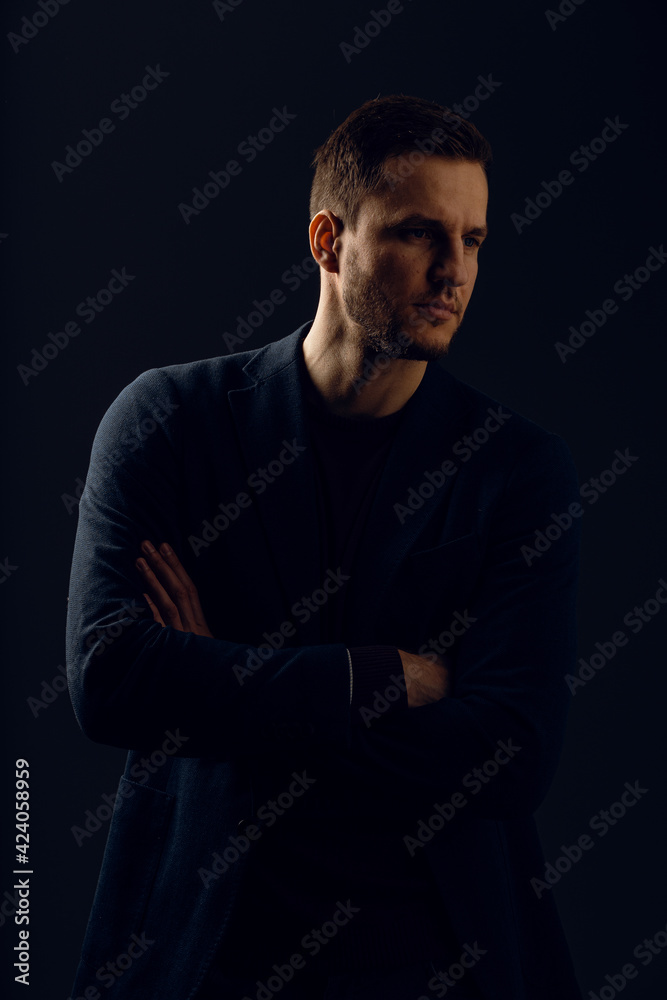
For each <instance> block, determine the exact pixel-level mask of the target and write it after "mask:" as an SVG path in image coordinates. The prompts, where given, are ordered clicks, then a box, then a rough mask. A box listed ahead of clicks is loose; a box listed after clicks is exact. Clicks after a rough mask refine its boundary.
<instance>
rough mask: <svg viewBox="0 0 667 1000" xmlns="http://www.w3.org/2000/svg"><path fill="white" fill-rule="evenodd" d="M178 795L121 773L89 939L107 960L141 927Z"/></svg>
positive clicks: (85, 949)
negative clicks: (122, 776)
mask: <svg viewBox="0 0 667 1000" xmlns="http://www.w3.org/2000/svg"><path fill="white" fill-rule="evenodd" d="M173 798H174V797H173V795H168V794H167V793H166V792H162V791H159V790H158V789H155V788H150V787H149V786H148V785H142V784H139V783H138V782H136V781H129V780H128V779H127V778H121V779H120V783H119V785H118V796H117V798H116V802H115V805H114V812H113V817H112V819H111V827H110V829H109V836H108V839H107V845H106V849H105V851H104V858H103V860H102V868H101V870H100V876H99V880H98V883H97V889H96V891H95V899H94V901H93V907H92V911H91V914H90V920H89V922H88V930H87V933H86V939H85V941H84V947H83V956H84V957H85V956H87V955H88V954H89V953H90V952H91V951H92V950H94V951H95V953H96V955H98V956H100V957H101V959H102V960H104V958H105V956H106V958H113V956H114V955H116V954H118V953H119V952H121V951H123V949H124V948H126V947H127V943H128V940H129V938H130V935H131V934H134V933H137V932H139V931H140V930H141V928H142V924H143V921H144V917H145V914H146V908H147V906H148V902H149V899H150V895H151V891H152V889H153V886H154V883H155V878H156V875H157V872H158V868H159V865H160V859H161V856H162V852H163V849H164V843H165V840H166V831H167V828H168V825H169V819H170V815H171V810H172V805H173Z"/></svg>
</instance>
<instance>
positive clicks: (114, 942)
mask: <svg viewBox="0 0 667 1000" xmlns="http://www.w3.org/2000/svg"><path fill="white" fill-rule="evenodd" d="M489 160H490V150H489V147H488V144H487V143H486V141H485V140H484V139H483V137H482V136H481V135H480V134H479V132H477V130H476V129H475V128H474V126H472V124H470V123H468V122H466V121H464V120H463V119H462V118H460V117H458V116H457V115H454V114H452V113H451V112H449V111H448V110H446V109H444V108H442V107H440V106H439V105H437V104H433V103H431V102H427V101H424V100H421V99H417V98H410V97H403V96H394V97H388V98H383V99H378V100H375V101H369V102H367V103H366V104H364V105H363V106H362V107H361V108H359V109H358V110H357V111H355V112H353V113H352V114H351V115H350V116H349V118H348V119H347V120H346V121H345V122H344V123H343V124H342V125H341V126H339V127H338V129H336V130H335V132H334V133H333V134H332V135H331V136H330V137H329V139H328V140H327V141H326V142H325V143H324V145H323V146H322V147H321V148H320V149H319V150H318V151H317V154H316V159H315V166H316V172H315V178H314V181H313V187H312V192H311V204H310V208H311V223H310V245H311V251H312V254H313V256H314V259H315V260H316V262H317V264H318V265H319V267H320V273H321V291H320V302H319V306H318V310H317V314H316V316H315V319H314V320H312V321H310V322H307V323H305V324H303V326H301V327H300V328H299V329H298V330H296V331H294V332H293V333H292V334H290V335H288V336H286V337H284V338H283V339H282V340H279V341H277V342H275V343H272V344H268V345H267V346H266V347H264V348H261V349H257V350H251V351H246V352H243V353H241V354H237V355H234V356H232V357H222V358H213V359H209V360H206V361H199V362H193V363H191V364H187V365H177V366H172V367H170V368H163V369H153V370H151V371H149V372H146V373H144V374H143V375H142V376H140V377H139V378H138V379H137V380H136V381H135V382H133V383H132V384H131V385H130V386H128V387H127V388H126V389H125V390H124V391H123V392H122V393H121V394H120V396H119V397H118V399H117V400H116V401H115V402H114V404H113V405H112V406H111V408H110V409H109V410H108V411H107V414H106V415H105V417H104V419H103V421H102V423H101V425H100V428H99V430H98V434H97V436H96V439H95V444H94V447H93V453H92V458H91V466H90V470H89V474H88V478H87V481H86V488H85V491H84V494H83V496H82V498H81V504H80V522H79V529H78V534H77V541H76V547H75V553H74V561H73V567H72V580H71V590H70V603H69V618H68V669H69V676H70V685H71V692H72V698H73V703H74V706H75V710H76V712H77V717H78V719H79V722H80V724H81V726H82V728H83V730H84V732H85V733H86V734H87V735H88V736H90V738H92V739H94V740H97V741H99V742H103V743H109V744H112V745H114V746H121V747H126V748H129V749H130V754H129V756H128V761H127V766H126V770H125V775H124V776H123V778H122V779H121V783H120V786H119V793H118V798H117V803H116V809H115V813H114V817H113V820H112V824H111V829H110V833H109V840H108V844H107V849H106V853H105V857H104V862H103V867H102V872H101V875H100V882H99V885H98V889H97V894H96V897H95V903H94V906H93V912H92V914H91V918H90V923H89V929H88V933H87V937H86V941H85V943H84V949H83V955H82V961H81V965H80V968H79V973H78V976H77V980H76V984H75V988H74V992H73V996H80V995H81V996H88V994H86V993H85V990H86V989H90V990H94V989H96V988H99V985H100V983H101V984H102V985H105V986H111V985H113V987H114V994H113V995H114V998H116V1000H123V998H125V997H128V998H129V997H132V998H136V997H141V998H153V997H154V998H159V1000H185V998H193V1000H194V998H197V1000H213V998H227V997H230V998H232V997H236V998H238V1000H241V998H242V997H247V998H252V1000H254V998H257V1000H267V998H270V997H272V996H275V995H276V994H280V996H281V997H283V998H297V997H308V998H309V1000H315V998H319V997H322V998H326V1000H334V998H337V997H350V998H351V997H356V998H359V1000H373V998H376V997H378V998H379V997H382V998H383V1000H392V998H400V1000H410V998H416V997H418V996H421V997H428V998H431V997H439V996H445V995H449V996H451V997H459V998H461V1000H464V998H466V1000H468V998H473V997H476V998H487V1000H550V998H553V1000H556V998H557V1000H568V998H573V997H578V996H579V995H580V994H579V991H578V989H577V986H576V982H575V979H574V975H573V972H572V968H571V963H570V959H569V955H568V952H567V946H566V944H565V940H564V937H563V933H562V930H561V928H560V924H559V921H558V917H557V914H556V912H555V909H554V906H553V902H552V900H551V897H550V895H543V894H540V895H542V898H538V896H537V894H536V893H535V892H534V891H533V889H532V887H531V884H530V880H531V878H534V877H536V876H539V875H541V874H542V872H543V864H544V860H543V857H542V854H541V851H540V847H539V843H538V841H537V837H536V831H535V825H534V821H533V819H532V813H533V812H534V810H535V809H536V808H537V806H538V805H539V803H540V802H541V801H542V799H543V798H544V795H545V794H546V791H547V789H548V787H549V784H550V781H551V779H552V776H553V774H554V771H555V768H556V764H557V760H558V756H559V752H560V746H561V743H562V738H563V730H564V725H565V716H566V711H567V705H568V698H569V695H568V690H567V686H566V685H565V684H564V682H563V675H564V674H565V673H567V671H568V670H570V668H571V664H572V661H573V658H574V654H575V622H574V605H575V586H576V576H577V547H578V530H577V524H578V521H577V519H576V517H573V516H571V511H570V514H568V509H569V508H570V507H571V505H572V504H573V503H575V502H576V499H577V498H578V489H577V481H576V475H575V471H574V468H573V464H572V460H571V458H570V455H569V452H568V449H567V447H566V446H565V444H564V443H563V441H562V440H561V439H560V438H559V437H557V436H556V435H554V434H551V433H549V432H548V431H546V430H543V429H542V428H540V427H538V426H536V425H535V424H534V423H532V422H531V421H529V420H527V419H525V418H524V417H522V416H520V415H519V414H517V413H515V412H513V411H511V410H508V409H506V408H505V407H504V406H501V405H500V404H498V403H497V402H496V401H495V400H492V399H490V398H489V397H486V396H484V395H483V394H481V393H479V392H477V391H476V390H474V389H472V388H471V387H469V386H467V385H465V384H464V383H462V382H460V381H458V380H457V379H455V378H454V377H452V376H451V375H449V374H448V373H446V372H445V371H444V370H443V369H442V368H441V367H440V365H438V363H437V362H438V359H440V358H442V357H444V356H445V355H446V353H447V351H448V349H449V345H450V344H451V342H452V339H453V337H454V335H455V333H456V331H457V330H458V329H459V327H460V325H461V321H462V319H463V317H464V314H465V310H466V308H467V305H468V302H469V300H470V295H471V293H472V289H473V286H474V283H475V279H476V276H477V269H478V259H479V254H480V248H481V245H482V243H483V241H484V240H485V238H486V233H487V227H486V206H487V197H488V188H487V180H486V167H487V165H488V163H489ZM156 407H157V409H156ZM142 422H143V423H142ZM150 424H152V427H150V426H149V425H150ZM138 426H139V427H141V426H144V428H145V429H146V431H145V433H144V434H143V435H142V436H141V438H142V444H141V447H139V448H137V447H136V441H137V436H136V435H134V436H133V437H132V439H131V440H132V441H133V449H134V450H132V449H130V448H128V447H127V445H124V444H123V442H124V440H125V441H127V440H128V438H127V435H128V432H132V431H133V429H134V428H136V427H138ZM554 514H556V515H558V516H560V517H561V523H562V525H567V527H563V528H562V531H561V536H560V538H559V539H558V540H555V541H553V542H551V543H550V545H549V546H545V545H543V544H542V545H539V546H538V548H535V540H536V538H538V537H542V536H538V535H537V532H540V531H542V530H543V529H544V528H545V526H546V525H548V524H549V523H552V521H551V519H552V515H554ZM568 518H569V523H568V521H567V519H568ZM142 595H143V597H144V598H145V600H142ZM132 949H133V950H132ZM118 956H122V957H123V960H122V962H121V960H120V959H119V958H118ZM105 977H106V978H105Z"/></svg>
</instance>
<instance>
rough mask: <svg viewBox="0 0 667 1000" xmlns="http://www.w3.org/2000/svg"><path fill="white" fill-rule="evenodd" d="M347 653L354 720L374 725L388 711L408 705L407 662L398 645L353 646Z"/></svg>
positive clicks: (398, 709)
mask: <svg viewBox="0 0 667 1000" xmlns="http://www.w3.org/2000/svg"><path fill="white" fill-rule="evenodd" d="M347 653H348V662H349V666H350V712H351V714H352V718H353V721H358V722H363V723H364V724H365V725H366V726H370V725H371V723H372V722H373V721H375V720H376V719H378V718H380V717H381V716H382V715H384V714H385V713H386V712H395V711H400V710H402V709H406V708H407V707H408V696H407V686H406V683H405V676H404V674H403V664H402V663H401V656H400V653H399V652H398V649H397V648H396V646H353V647H351V648H350V649H348V651H347Z"/></svg>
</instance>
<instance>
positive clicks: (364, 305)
mask: <svg viewBox="0 0 667 1000" xmlns="http://www.w3.org/2000/svg"><path fill="white" fill-rule="evenodd" d="M385 167H386V168H387V169H388V170H389V171H391V173H392V174H393V175H394V176H396V168H395V164H394V161H393V159H388V160H387V161H386V164H385ZM487 202H488V186H487V182H486V176H485V174H484V171H483V169H482V167H481V166H480V164H478V163H471V162H470V161H467V160H453V159H446V158H444V157H442V156H429V157H426V159H425V160H424V162H423V163H421V164H420V165H419V166H418V167H416V168H414V170H413V172H412V173H411V174H410V175H409V176H408V177H406V178H405V179H404V180H402V181H401V182H400V183H397V184H396V183H394V188H393V190H391V189H390V188H389V187H385V188H383V189H382V190H379V191H377V192H373V193H372V194H370V195H368V196H367V197H366V198H365V199H364V200H363V202H362V203H361V206H360V210H359V215H358V218H357V226H356V231H355V232H352V231H351V230H350V229H349V227H348V228H345V229H344V230H343V234H342V239H341V251H340V263H339V268H340V272H339V273H340V286H341V293H342V299H343V306H344V309H345V312H346V314H347V317H348V319H349V320H351V321H353V323H354V324H357V326H356V328H355V332H357V333H358V335H359V337H360V339H361V342H362V344H363V346H364V350H365V352H366V353H367V354H369V355H370V354H375V353H383V354H385V355H386V356H388V357H391V358H408V359H411V360H418V361H430V360H435V359H437V358H439V357H442V356H443V355H444V354H446V353H447V350H448V349H449V345H450V343H451V341H452V338H453V337H454V334H455V333H456V331H457V329H458V328H459V326H460V325H461V321H462V319H463V315H464V313H465V310H466V307H467V305H468V301H469V299H470V296H471V294H472V290H473V287H474V284H475V279H476V277H477V266H478V265H477V254H478V251H479V247H480V245H481V243H482V241H483V239H484V237H485V235H486V206H487ZM447 306H450V307H451V309H450V310H447V308H446V307H447ZM401 333H403V336H401V337H399V335H400V334H401ZM405 334H407V335H408V337H409V338H410V339H409V341H408V342H407V343H406V340H407V337H406V336H405Z"/></svg>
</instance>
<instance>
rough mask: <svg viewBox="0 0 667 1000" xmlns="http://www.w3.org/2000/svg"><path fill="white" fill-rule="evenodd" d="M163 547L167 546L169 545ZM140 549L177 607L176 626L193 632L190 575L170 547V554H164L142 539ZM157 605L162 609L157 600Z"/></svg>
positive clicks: (164, 590)
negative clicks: (177, 619) (178, 571)
mask: <svg viewBox="0 0 667 1000" xmlns="http://www.w3.org/2000/svg"><path fill="white" fill-rule="evenodd" d="M165 547H166V548H169V546H165ZM161 548H162V546H161ZM141 550H142V552H143V553H144V558H145V560H146V562H147V563H148V564H149V566H150V568H151V569H152V571H153V574H154V576H155V578H156V579H157V580H158V581H159V583H160V584H161V586H162V590H163V593H164V594H165V596H167V598H168V600H170V601H171V603H172V604H173V606H174V607H175V608H176V609H177V612H178V615H179V618H180V621H181V625H180V626H176V627H177V628H179V627H180V628H182V631H184V632H194V631H195V622H194V615H193V613H192V598H191V592H192V591H193V590H194V585H193V583H192V581H191V580H190V577H189V576H188V575H187V573H186V572H185V570H184V569H183V567H182V566H181V564H180V562H179V560H178V559H177V557H176V556H175V555H174V553H173V551H172V550H171V549H169V551H170V553H171V555H170V556H165V555H163V554H162V552H161V551H160V550H159V549H156V548H155V546H154V545H153V544H152V542H149V541H144V542H142V543H141ZM176 567H178V569H179V570H180V574H179V573H177V572H176ZM158 606H159V607H160V610H162V606H161V604H160V602H159V601H158ZM163 617H164V614H163ZM169 624H170V625H172V624H174V622H171V621H170V622H169Z"/></svg>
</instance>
